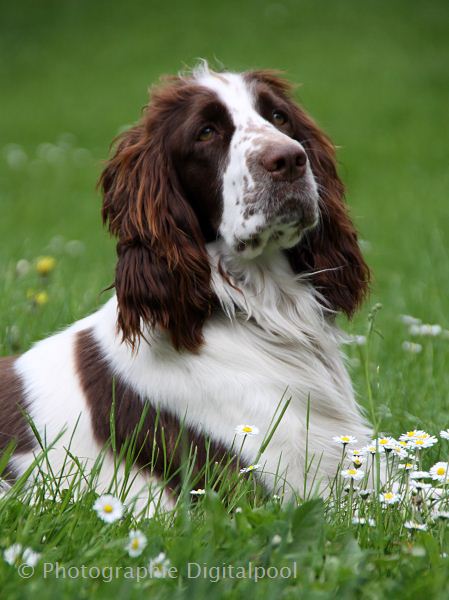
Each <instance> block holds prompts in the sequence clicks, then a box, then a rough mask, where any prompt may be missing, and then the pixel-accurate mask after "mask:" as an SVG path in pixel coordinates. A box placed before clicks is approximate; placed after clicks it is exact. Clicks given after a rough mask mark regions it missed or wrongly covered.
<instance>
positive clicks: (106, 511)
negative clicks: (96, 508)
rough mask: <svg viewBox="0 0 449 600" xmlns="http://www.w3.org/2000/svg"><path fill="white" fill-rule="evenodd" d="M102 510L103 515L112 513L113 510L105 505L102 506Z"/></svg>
mask: <svg viewBox="0 0 449 600" xmlns="http://www.w3.org/2000/svg"><path fill="white" fill-rule="evenodd" d="M103 510H104V512H105V513H111V512H112V511H113V508H112V506H111V505H110V504H105V505H104V506H103Z"/></svg>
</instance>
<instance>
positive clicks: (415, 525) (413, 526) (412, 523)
mask: <svg viewBox="0 0 449 600" xmlns="http://www.w3.org/2000/svg"><path fill="white" fill-rule="evenodd" d="M404 527H405V528H406V529H415V530H417V531H427V525H425V524H424V523H417V522H416V521H406V522H405V523H404Z"/></svg>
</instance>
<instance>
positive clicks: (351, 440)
mask: <svg viewBox="0 0 449 600" xmlns="http://www.w3.org/2000/svg"><path fill="white" fill-rule="evenodd" d="M332 439H333V440H334V442H337V444H342V446H346V445H347V444H356V443H357V439H356V438H355V437H354V436H353V435H334V437H333V438H332Z"/></svg>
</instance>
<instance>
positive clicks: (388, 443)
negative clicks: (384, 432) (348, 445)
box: [371, 437, 398, 451]
mask: <svg viewBox="0 0 449 600" xmlns="http://www.w3.org/2000/svg"><path fill="white" fill-rule="evenodd" d="M376 442H377V444H378V445H379V448H383V449H384V450H386V451H389V450H393V448H394V447H395V446H397V445H398V443H397V441H396V440H395V439H394V438H392V437H379V438H377V440H373V441H372V442H371V444H372V445H376Z"/></svg>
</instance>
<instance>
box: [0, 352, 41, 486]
mask: <svg viewBox="0 0 449 600" xmlns="http://www.w3.org/2000/svg"><path fill="white" fill-rule="evenodd" d="M15 361H16V357H14V356H10V357H7V358H0V452H3V451H4V450H5V449H6V448H7V446H8V444H10V443H11V442H14V444H15V452H16V453H25V452H30V451H31V450H33V448H34V447H35V443H34V436H33V434H32V431H31V429H30V426H29V425H28V423H27V420H26V418H25V416H24V413H26V410H27V406H26V402H25V395H24V388H23V383H22V380H21V378H20V376H19V375H17V373H16V372H15V370H14V363H15ZM2 477H3V478H5V479H14V473H13V472H12V471H11V469H9V470H8V468H7V469H6V474H5V473H3V475H2Z"/></svg>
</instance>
